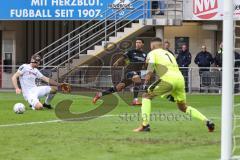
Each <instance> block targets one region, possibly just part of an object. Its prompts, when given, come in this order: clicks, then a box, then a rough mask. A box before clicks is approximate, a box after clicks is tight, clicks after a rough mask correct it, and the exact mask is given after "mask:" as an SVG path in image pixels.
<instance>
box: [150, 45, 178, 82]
mask: <svg viewBox="0 0 240 160" xmlns="http://www.w3.org/2000/svg"><path fill="white" fill-rule="evenodd" d="M147 63H148V69H147V70H148V71H152V72H153V71H154V70H155V71H156V74H157V76H159V78H161V79H168V80H169V78H174V77H175V78H176V76H179V75H181V76H182V74H181V72H180V70H179V68H178V64H177V61H176V59H175V57H174V56H173V55H172V54H171V53H170V52H168V51H166V50H163V49H155V50H152V51H151V52H150V53H148V56H147Z"/></svg>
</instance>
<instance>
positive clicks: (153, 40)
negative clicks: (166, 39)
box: [151, 37, 162, 42]
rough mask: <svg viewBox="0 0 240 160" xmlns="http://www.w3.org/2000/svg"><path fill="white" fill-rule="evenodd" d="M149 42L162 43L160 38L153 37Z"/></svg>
mask: <svg viewBox="0 0 240 160" xmlns="http://www.w3.org/2000/svg"><path fill="white" fill-rule="evenodd" d="M151 42H162V39H161V38H158V37H155V38H152V39H151Z"/></svg>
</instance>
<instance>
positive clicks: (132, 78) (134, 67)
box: [93, 39, 147, 105]
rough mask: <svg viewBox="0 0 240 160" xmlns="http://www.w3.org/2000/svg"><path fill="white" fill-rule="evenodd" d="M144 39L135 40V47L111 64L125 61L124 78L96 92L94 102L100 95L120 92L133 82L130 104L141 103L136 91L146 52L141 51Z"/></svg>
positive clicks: (116, 64)
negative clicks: (132, 95) (132, 94)
mask: <svg viewBox="0 0 240 160" xmlns="http://www.w3.org/2000/svg"><path fill="white" fill-rule="evenodd" d="M143 46H144V41H143V40H142V39H137V40H136V48H135V49H131V50H129V51H127V52H126V53H125V54H124V55H123V56H121V57H120V58H119V59H118V60H117V61H116V62H115V63H114V64H113V66H119V65H120V64H122V62H124V61H125V62H127V66H126V69H125V73H124V78H123V79H122V80H121V81H120V82H119V83H118V84H117V85H115V86H114V87H110V88H108V89H106V90H105V91H103V92H98V93H97V94H96V95H95V97H94V98H93V103H94V104H95V103H96V102H97V100H98V99H100V98H101V97H102V96H105V95H108V94H112V93H114V92H120V91H121V90H122V89H124V88H125V87H127V86H129V85H131V84H133V85H134V88H133V93H134V99H133V101H132V105H141V103H140V102H139V100H138V93H139V90H140V85H141V77H140V74H141V70H142V69H144V66H145V61H146V58H147V54H146V53H145V52H143Z"/></svg>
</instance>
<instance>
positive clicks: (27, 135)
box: [0, 93, 240, 160]
mask: <svg viewBox="0 0 240 160" xmlns="http://www.w3.org/2000/svg"><path fill="white" fill-rule="evenodd" d="M187 98H188V103H189V104H190V105H191V106H193V107H195V108H197V109H198V110H199V111H201V112H202V113H203V114H205V115H206V116H207V117H210V118H213V120H214V122H215V123H216V131H215V132H214V133H209V132H208V131H207V128H206V127H205V124H203V123H201V122H199V121H197V120H194V119H192V120H189V119H181V120H178V121H177V120H172V119H171V118H170V119H169V120H167V119H164V118H162V119H154V120H153V121H152V122H151V129H152V130H151V132H150V133H134V132H132V130H133V129H134V128H136V127H138V125H139V123H140V122H139V121H138V118H132V119H130V117H129V116H130V115H131V114H134V113H138V112H140V107H131V106H129V105H127V104H126V103H125V102H124V101H122V100H121V99H120V98H119V104H118V106H117V107H116V108H115V109H114V110H113V111H111V112H110V113H108V115H111V116H103V117H100V118H96V119H92V120H89V121H74V122H73V121H70V122H69V121H68V122H66V121H63V122H54V121H53V120H57V117H56V115H55V112H54V110H43V111H33V110H30V109H29V108H28V105H27V103H26V102H25V101H24V100H23V98H22V96H20V95H18V96H17V95H15V94H14V93H0V106H1V107H0V159H4V160H80V159H84V160H93V159H99V160H110V159H111V160H118V159H119V160H123V159H133V160H135V159H136V160H140V159H148V160H151V159H152V160H156V159H160V160H176V159H178V160H192V159H194V160H203V159H204V160H214V159H218V158H219V157H220V120H221V119H220V114H221V108H220V104H221V97H220V96H214V95H188V97H187ZM63 99H71V100H73V102H74V103H73V104H72V107H71V111H72V112H74V113H80V112H86V111H89V110H92V109H94V108H96V107H97V106H98V105H99V104H101V103H102V101H100V102H98V104H97V105H93V104H92V103H91V100H92V99H91V97H86V96H79V95H62V94H58V95H57V96H56V97H55V98H54V100H53V105H56V104H57V103H58V102H60V101H61V100H63ZM17 102H22V103H24V104H25V106H26V108H27V111H26V112H25V113H24V114H22V115H18V114H15V113H14V112H13V111H12V108H13V105H14V104H15V103H17ZM235 103H240V98H239V97H236V98H235ZM152 111H153V112H154V113H159V112H160V113H163V114H165V115H170V114H174V115H182V113H181V112H180V111H178V110H177V108H176V106H175V104H174V103H168V102H167V101H166V100H164V99H161V98H156V99H155V100H154V101H153V107H152ZM126 114H127V115H128V116H126ZM31 122H43V123H32V124H30V123H31ZM18 124H20V125H18ZM21 124H26V125H21ZM8 125H9V126H8Z"/></svg>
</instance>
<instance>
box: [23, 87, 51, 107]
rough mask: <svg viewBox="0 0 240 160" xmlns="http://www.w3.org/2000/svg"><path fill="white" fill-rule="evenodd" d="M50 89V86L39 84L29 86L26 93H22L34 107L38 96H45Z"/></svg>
mask: <svg viewBox="0 0 240 160" xmlns="http://www.w3.org/2000/svg"><path fill="white" fill-rule="evenodd" d="M50 91H51V87H50V86H39V87H34V88H31V89H30V90H29V92H28V94H26V95H24V98H25V100H26V101H27V102H28V103H29V104H30V105H31V106H32V109H35V106H36V104H37V103H38V102H39V98H42V97H45V96H47V95H48V94H49V93H50Z"/></svg>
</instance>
